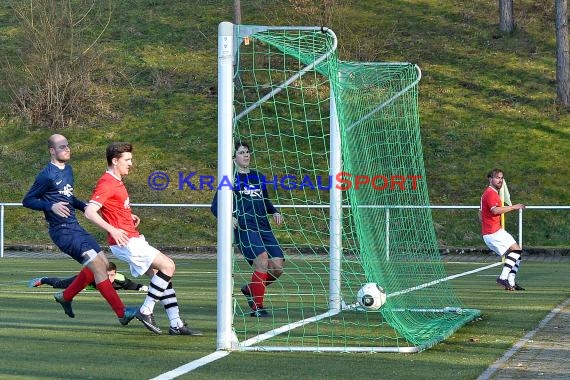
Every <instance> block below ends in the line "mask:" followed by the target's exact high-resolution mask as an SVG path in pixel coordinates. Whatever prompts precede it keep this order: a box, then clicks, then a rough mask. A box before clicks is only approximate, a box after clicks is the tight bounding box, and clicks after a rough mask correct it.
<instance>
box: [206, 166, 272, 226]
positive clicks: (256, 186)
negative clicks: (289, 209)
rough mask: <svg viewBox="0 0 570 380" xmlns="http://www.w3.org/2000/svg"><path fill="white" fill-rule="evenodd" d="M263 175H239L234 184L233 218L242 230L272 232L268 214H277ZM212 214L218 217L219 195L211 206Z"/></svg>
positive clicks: (251, 173) (253, 172)
mask: <svg viewBox="0 0 570 380" xmlns="http://www.w3.org/2000/svg"><path fill="white" fill-rule="evenodd" d="M264 184H265V183H264V177H263V175H262V174H261V173H259V172H257V171H255V170H252V171H250V172H249V173H237V174H236V177H235V179H234V183H233V195H234V196H233V198H234V200H233V203H234V212H233V216H234V217H235V218H237V220H238V225H239V227H240V229H247V230H254V231H270V230H271V225H270V224H269V220H267V214H275V213H277V212H278V211H277V209H276V208H275V206H273V204H272V203H271V201H270V200H269V194H268V193H267V186H264ZM211 210H212V213H213V214H214V215H215V216H216V217H217V216H218V193H217V192H216V195H215V196H214V200H213V201H212V206H211Z"/></svg>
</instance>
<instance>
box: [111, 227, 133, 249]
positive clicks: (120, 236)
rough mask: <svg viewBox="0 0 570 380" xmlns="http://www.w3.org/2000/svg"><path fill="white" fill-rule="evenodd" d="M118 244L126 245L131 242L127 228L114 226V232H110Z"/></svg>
mask: <svg viewBox="0 0 570 380" xmlns="http://www.w3.org/2000/svg"><path fill="white" fill-rule="evenodd" d="M109 235H111V237H112V238H113V240H115V242H116V243H117V245H119V246H121V247H125V246H126V245H127V244H128V243H129V235H127V232H126V231H125V230H122V229H120V228H114V229H113V231H112V232H110V233H109Z"/></svg>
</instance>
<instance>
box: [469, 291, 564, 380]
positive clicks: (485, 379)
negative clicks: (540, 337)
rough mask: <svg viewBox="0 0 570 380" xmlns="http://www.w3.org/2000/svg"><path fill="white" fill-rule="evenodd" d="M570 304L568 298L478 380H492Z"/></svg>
mask: <svg viewBox="0 0 570 380" xmlns="http://www.w3.org/2000/svg"><path fill="white" fill-rule="evenodd" d="M569 304H570V298H568V299H567V300H566V301H564V302H562V303H561V304H560V305H558V306H556V307H555V308H554V309H553V310H552V311H551V312H550V313H549V314H548V315H547V316H546V317H544V319H543V320H542V321H540V323H539V324H538V326H536V328H535V329H534V330H532V331H529V332H528V333H527V334H526V335H525V336H523V337H522V338H521V339H520V340H519V341H518V342H516V343H515V345H514V346H512V347H511V349H510V350H508V351H507V352H505V353H504V354H503V356H502V357H501V358H500V359H498V360H497V361H496V362H495V363H493V364H492V365H491V366H489V368H487V369H486V370H485V372H483V373H482V374H481V375H479V377H478V378H477V380H488V379H490V378H491V376H493V374H494V373H495V372H497V370H498V369H500V368H501V367H502V366H503V364H505V363H506V361H507V360H509V359H510V358H511V356H513V355H514V354H515V353H516V352H517V351H518V350H520V349H521V348H522V347H523V346H524V345H525V344H526V343H527V342H528V341H529V340H531V339H532V337H533V336H534V335H535V334H536V333H537V332H539V331H540V330H541V329H543V328H544V326H546V324H547V323H548V322H550V320H551V319H552V318H554V317H555V316H556V314H558V313H559V312H560V311H561V310H562V309H564V308H565V307H566V306H568V305H569Z"/></svg>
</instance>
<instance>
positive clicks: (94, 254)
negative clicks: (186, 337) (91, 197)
mask: <svg viewBox="0 0 570 380" xmlns="http://www.w3.org/2000/svg"><path fill="white" fill-rule="evenodd" d="M48 150H49V153H50V157H51V160H50V163H49V164H48V165H47V166H46V167H45V169H43V170H42V171H41V172H40V173H39V174H38V176H37V177H36V180H35V182H34V184H33V185H32V187H31V188H30V190H29V191H28V193H27V194H26V196H25V197H24V200H23V204H24V206H25V207H28V208H31V209H32V210H40V211H43V212H44V215H45V218H46V221H47V222H48V226H49V235H50V237H51V239H52V241H53V242H54V243H55V245H57V246H58V247H59V249H61V250H62V251H63V252H64V253H66V254H67V255H69V256H71V257H72V258H73V259H74V260H75V261H77V262H78V263H80V264H81V265H83V269H82V270H81V271H80V272H79V274H78V275H77V277H76V279H75V280H74V281H73V282H72V283H71V285H70V286H69V287H68V288H67V289H65V290H64V291H63V292H59V293H56V294H55V295H54V298H55V300H56V301H57V302H58V303H60V304H61V306H62V307H63V310H64V311H65V314H67V315H68V316H69V317H70V318H74V317H75V314H74V313H73V310H72V308H71V301H72V300H73V297H75V295H77V294H78V293H79V292H80V291H81V290H83V289H84V288H85V287H86V286H87V285H89V284H90V283H91V282H95V286H96V288H97V290H98V291H99V292H100V293H101V295H102V296H103V297H104V298H105V299H106V300H107V302H108V303H109V305H110V306H111V308H112V309H113V311H114V312H115V314H116V315H117V317H118V318H119V322H120V323H121V324H122V325H126V324H128V323H129V322H130V321H131V320H132V319H133V317H134V316H135V313H136V310H137V309H136V308H134V309H133V308H125V305H124V304H123V302H122V301H121V299H120V298H119V295H118V294H117V291H116V290H115V289H114V288H113V285H112V284H111V281H109V276H108V275H107V265H108V261H107V257H106V256H105V254H104V253H103V251H102V250H101V247H100V246H99V244H97V241H95V239H94V238H93V237H92V236H91V235H90V234H89V233H88V232H87V231H85V230H84V229H83V227H81V226H80V225H79V222H78V221H77V218H76V216H75V210H80V211H84V210H85V207H86V204H85V203H84V202H82V201H80V200H79V199H77V198H76V197H75V196H74V195H73V170H72V168H71V166H70V165H69V164H68V163H67V162H68V161H69V159H70V158H71V150H70V147H69V143H68V142H67V139H66V138H65V136H62V135H59V134H55V135H52V136H51V137H50V138H49V139H48Z"/></svg>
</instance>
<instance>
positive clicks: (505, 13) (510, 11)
mask: <svg viewBox="0 0 570 380" xmlns="http://www.w3.org/2000/svg"><path fill="white" fill-rule="evenodd" d="M499 30H500V31H501V32H506V33H512V32H513V30H515V16H514V8H513V0H499Z"/></svg>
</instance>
